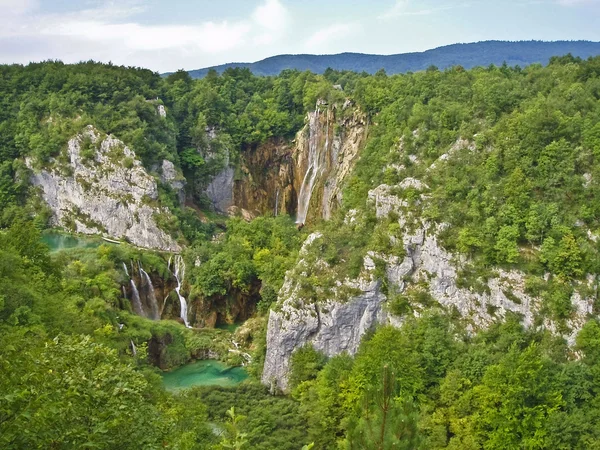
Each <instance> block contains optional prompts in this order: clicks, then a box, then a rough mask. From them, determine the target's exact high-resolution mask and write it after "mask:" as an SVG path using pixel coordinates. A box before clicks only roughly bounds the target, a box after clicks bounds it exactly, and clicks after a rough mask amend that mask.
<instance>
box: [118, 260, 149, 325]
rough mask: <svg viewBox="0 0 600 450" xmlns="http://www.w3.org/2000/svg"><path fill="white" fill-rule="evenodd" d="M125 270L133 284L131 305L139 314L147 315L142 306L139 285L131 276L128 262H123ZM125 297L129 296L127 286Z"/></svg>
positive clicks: (124, 292)
mask: <svg viewBox="0 0 600 450" xmlns="http://www.w3.org/2000/svg"><path fill="white" fill-rule="evenodd" d="M132 264H133V263H132ZM132 267H133V266H132ZM123 270H124V271H125V275H127V278H129V283H130V284H131V306H132V307H133V312H134V313H136V314H137V315H138V316H142V317H145V316H146V314H145V313H144V307H143V306H142V301H141V300H140V293H139V292H138V289H137V286H136V285H135V281H133V278H131V277H130V276H129V271H128V270H127V264H125V263H123ZM123 298H127V292H126V291H125V286H123Z"/></svg>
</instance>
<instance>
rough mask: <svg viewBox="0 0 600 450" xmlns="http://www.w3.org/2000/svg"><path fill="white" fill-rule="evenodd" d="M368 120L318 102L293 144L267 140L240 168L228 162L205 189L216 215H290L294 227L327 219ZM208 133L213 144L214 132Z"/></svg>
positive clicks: (246, 156) (352, 110) (244, 154)
mask: <svg viewBox="0 0 600 450" xmlns="http://www.w3.org/2000/svg"><path fill="white" fill-rule="evenodd" d="M367 128H368V127H367V119H366V116H365V115H364V114H363V113H362V112H361V111H360V110H358V109H357V108H356V107H353V106H352V105H351V104H348V105H345V107H344V108H341V107H338V106H337V105H327V104H325V103H324V102H323V101H320V102H318V104H317V106H316V108H315V110H314V111H312V112H310V113H308V114H307V116H306V120H305V126H304V127H303V128H302V129H301V130H300V131H299V132H298V133H297V134H296V137H295V139H294V140H293V141H292V142H288V141H286V140H284V139H277V138H271V139H268V140H267V141H266V142H264V143H261V144H256V145H250V146H248V147H247V148H245V149H244V150H243V151H242V153H241V155H240V161H239V167H237V168H233V167H231V166H230V164H229V161H227V164H225V165H224V167H223V169H222V170H221V171H220V172H219V173H217V174H216V175H215V176H214V177H213V178H212V180H211V182H210V183H209V184H208V186H207V187H206V188H205V189H204V191H203V192H204V194H205V195H206V196H207V197H208V198H209V199H210V201H211V202H212V204H213V207H214V208H215V210H217V211H219V212H221V213H229V214H241V215H242V216H244V217H248V218H252V217H257V216H258V215H261V214H275V213H276V214H289V215H292V216H297V221H298V222H302V223H303V222H305V221H307V220H310V219H311V217H312V218H314V217H324V218H325V219H329V218H330V217H331V214H332V212H333V211H334V210H335V209H336V208H337V207H338V206H339V204H340V203H341V200H342V197H341V189H342V186H343V183H344V181H345V180H346V178H347V176H348V175H349V174H350V172H351V170H352V168H353V166H354V163H355V161H356V159H357V158H358V153H359V151H360V149H361V147H362V145H363V143H364V140H365V138H366V134H367ZM209 131H210V132H208V131H207V136H208V137H207V139H208V140H209V141H210V140H211V139H215V137H216V136H217V135H218V131H217V130H214V129H211V130H209Z"/></svg>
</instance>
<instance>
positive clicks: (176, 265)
mask: <svg viewBox="0 0 600 450" xmlns="http://www.w3.org/2000/svg"><path fill="white" fill-rule="evenodd" d="M170 266H171V259H169V267H170ZM173 276H174V277H175V280H177V287H176V288H175V292H177V297H179V304H180V311H181V314H180V317H181V320H183V323H185V326H186V327H188V328H190V323H189V321H188V317H187V316H188V305H187V301H186V299H185V297H184V296H183V295H181V284H182V283H183V279H184V278H185V262H184V261H183V258H182V257H181V255H175V260H174V261H173Z"/></svg>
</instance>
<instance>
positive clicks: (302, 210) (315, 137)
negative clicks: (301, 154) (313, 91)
mask: <svg viewBox="0 0 600 450" xmlns="http://www.w3.org/2000/svg"><path fill="white" fill-rule="evenodd" d="M319 116H320V111H319V109H318V108H317V109H316V110H315V112H314V113H309V137H308V169H307V170H306V173H305V174H304V179H303V180H302V186H301V187H300V194H299V195H298V214H297V216H296V223H298V224H304V222H305V221H306V216H307V215H308V206H309V205H310V198H311V196H312V193H313V189H314V187H315V182H316V181H317V178H318V177H319V176H320V175H321V173H322V172H323V169H324V167H325V163H326V157H327V147H328V146H329V129H327V136H326V140H325V146H324V147H321V146H320V145H319ZM327 127H328V128H329V110H327Z"/></svg>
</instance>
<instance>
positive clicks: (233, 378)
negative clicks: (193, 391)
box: [162, 359, 248, 391]
mask: <svg viewBox="0 0 600 450" xmlns="http://www.w3.org/2000/svg"><path fill="white" fill-rule="evenodd" d="M246 378H248V374H247V373H246V371H245V370H244V368H242V367H228V366H226V365H225V364H223V363H222V362H220V361H216V360H212V359H209V360H204V361H196V362H194V363H191V364H187V365H185V366H183V367H180V368H178V369H176V370H174V371H172V372H166V373H164V374H163V376H162V379H163V384H164V386H165V389H167V390H168V391H177V390H179V389H187V388H190V387H193V386H222V387H230V386H235V385H236V384H239V383H241V382H242V381H244V380H245V379H246Z"/></svg>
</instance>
